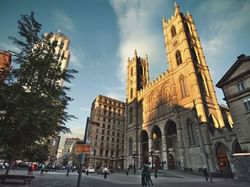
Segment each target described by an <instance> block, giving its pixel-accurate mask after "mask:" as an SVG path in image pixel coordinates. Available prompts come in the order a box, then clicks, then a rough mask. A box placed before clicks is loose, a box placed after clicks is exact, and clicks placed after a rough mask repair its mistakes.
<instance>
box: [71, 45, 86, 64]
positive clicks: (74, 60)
mask: <svg viewBox="0 0 250 187" xmlns="http://www.w3.org/2000/svg"><path fill="white" fill-rule="evenodd" d="M83 52H84V50H83V49H82V48H81V47H79V46H78V47H75V46H72V47H70V60H69V63H70V64H72V65H73V66H74V67H76V68H77V69H81V68H82V67H83V64H82V63H83V59H84V55H83Z"/></svg>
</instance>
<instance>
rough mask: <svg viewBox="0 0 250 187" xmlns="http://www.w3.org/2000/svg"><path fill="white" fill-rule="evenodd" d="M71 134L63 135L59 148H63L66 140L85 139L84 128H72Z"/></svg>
mask: <svg viewBox="0 0 250 187" xmlns="http://www.w3.org/2000/svg"><path fill="white" fill-rule="evenodd" d="M70 130H71V133H68V134H61V135H60V136H61V139H60V144H59V148H63V146H64V142H65V139H66V138H80V139H83V136H84V129H83V128H71V129H70Z"/></svg>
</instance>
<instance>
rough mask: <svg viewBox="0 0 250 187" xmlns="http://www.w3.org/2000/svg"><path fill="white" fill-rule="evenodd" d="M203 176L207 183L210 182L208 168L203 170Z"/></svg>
mask: <svg viewBox="0 0 250 187" xmlns="http://www.w3.org/2000/svg"><path fill="white" fill-rule="evenodd" d="M203 175H204V177H205V179H206V181H208V173H207V168H204V169H203Z"/></svg>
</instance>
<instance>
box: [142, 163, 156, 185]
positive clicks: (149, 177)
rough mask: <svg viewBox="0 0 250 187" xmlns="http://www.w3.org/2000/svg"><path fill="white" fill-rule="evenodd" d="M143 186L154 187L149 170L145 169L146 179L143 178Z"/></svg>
mask: <svg viewBox="0 0 250 187" xmlns="http://www.w3.org/2000/svg"><path fill="white" fill-rule="evenodd" d="M144 185H145V186H150V185H151V186H154V184H153V181H152V179H151V174H150V168H149V167H147V170H146V178H145V184H144Z"/></svg>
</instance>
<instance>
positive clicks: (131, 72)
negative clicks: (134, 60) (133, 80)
mask: <svg viewBox="0 0 250 187" xmlns="http://www.w3.org/2000/svg"><path fill="white" fill-rule="evenodd" d="M130 75H131V76H133V67H131V71H130Z"/></svg>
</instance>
